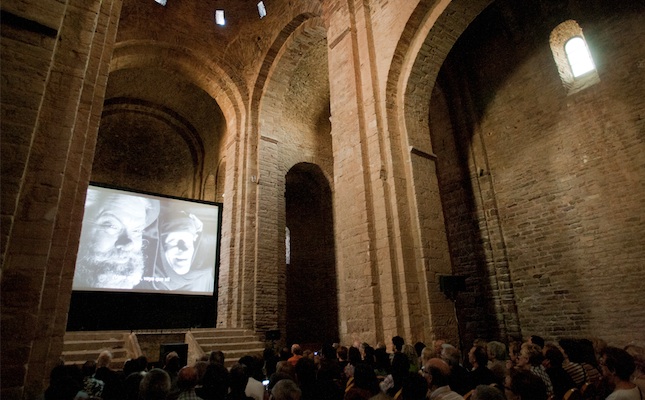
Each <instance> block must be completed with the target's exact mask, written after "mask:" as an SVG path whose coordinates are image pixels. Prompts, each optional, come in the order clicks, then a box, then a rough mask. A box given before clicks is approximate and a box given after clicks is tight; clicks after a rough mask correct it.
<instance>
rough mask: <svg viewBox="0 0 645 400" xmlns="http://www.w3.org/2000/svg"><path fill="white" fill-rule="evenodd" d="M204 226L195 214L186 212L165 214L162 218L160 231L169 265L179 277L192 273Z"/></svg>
mask: <svg viewBox="0 0 645 400" xmlns="http://www.w3.org/2000/svg"><path fill="white" fill-rule="evenodd" d="M203 227H204V224H203V223H202V221H200V220H199V218H197V217H196V216H195V215H194V214H188V213H186V212H184V211H178V212H172V213H164V214H162V217H161V218H160V222H159V231H160V232H161V244H162V247H163V254H164V257H165V259H166V262H167V264H168V265H169V266H170V267H171V268H172V270H173V271H174V272H175V273H176V274H177V275H185V274H187V273H188V272H189V271H190V268H191V266H192V264H193V257H194V255H195V243H196V242H197V239H198V238H199V235H200V234H201V233H202V229H203Z"/></svg>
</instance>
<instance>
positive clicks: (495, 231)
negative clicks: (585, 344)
mask: <svg viewBox="0 0 645 400" xmlns="http://www.w3.org/2000/svg"><path fill="white" fill-rule="evenodd" d="M499 3H500V4H499V5H496V8H493V9H491V10H488V11H486V12H485V13H484V14H482V15H481V16H480V19H479V20H478V22H476V23H475V24H473V25H472V26H471V28H469V30H468V31H467V32H466V33H465V34H464V35H463V37H462V39H461V41H460V43H459V44H458V45H457V46H456V47H455V49H453V53H452V54H451V55H450V57H449V58H448V60H447V63H446V64H445V65H444V68H443V70H442V72H441V74H440V82H441V84H442V87H443V89H444V90H445V98H447V99H448V100H447V102H448V103H449V104H448V105H447V106H446V105H442V102H443V100H442V95H441V93H439V92H436V93H435V95H434V96H433V101H432V104H433V106H432V109H433V115H436V116H437V118H436V119H435V121H433V125H432V129H431V130H432V132H433V138H432V139H433V145H434V146H435V151H436V152H437V154H439V160H440V167H439V171H440V181H441V185H442V198H443V201H444V207H445V208H446V209H447V211H446V214H447V221H448V230H449V237H450V242H451V247H452V256H453V263H454V268H455V272H457V273H462V274H465V275H467V276H468V277H469V278H468V283H469V292H468V294H466V295H464V296H461V297H460V301H459V303H458V308H459V315H460V318H461V321H460V322H461V327H462V331H464V332H462V333H464V334H465V335H466V336H467V337H468V339H469V340H470V339H472V338H474V337H476V336H484V337H489V338H494V337H498V336H502V337H503V336H504V331H500V330H498V329H497V327H496V324H494V322H495V318H497V319H498V320H499V321H503V317H504V315H506V314H508V315H512V312H513V309H512V308H509V309H508V311H503V308H501V307H500V305H499V304H498V303H501V304H502V305H503V304H508V303H509V302H511V301H512V300H513V297H512V295H513V293H514V298H515V303H516V307H517V313H518V315H519V322H520V325H521V332H518V333H521V334H522V335H524V336H526V335H531V334H540V335H542V336H544V337H546V338H548V339H554V338H558V337H563V336H587V337H588V336H599V337H603V338H605V339H607V340H609V341H610V342H613V343H615V344H618V345H624V344H626V343H627V342H629V341H630V340H633V339H637V338H639V339H642V328H643V326H645V314H644V313H643V306H644V303H643V296H642V293H643V291H642V284H641V282H643V279H644V278H645V268H644V267H643V261H642V260H643V256H644V255H645V254H644V252H645V246H643V243H644V241H643V240H644V238H645V225H644V224H643V221H642V218H641V217H640V215H641V214H642V209H643V205H644V203H643V194H645V186H644V185H643V183H642V179H638V178H637V177H639V176H642V175H643V172H645V171H644V170H643V165H644V164H643V161H644V160H645V158H644V157H645V156H644V154H645V153H644V152H643V132H645V131H644V129H645V124H644V123H643V120H642V118H640V115H642V114H643V111H644V110H645V107H644V106H645V102H644V101H643V99H642V96H641V92H642V90H643V87H644V84H645V79H644V78H643V77H644V76H645V74H643V66H642V63H643V61H642V60H643V59H644V57H645V52H643V50H642V49H641V48H640V47H634V46H632V45H631V44H630V43H634V41H635V42H638V41H642V40H643V38H644V35H645V30H644V29H643V26H645V24H644V22H645V13H644V12H643V9H642V7H635V8H633V7H632V6H631V5H630V3H629V2H624V3H623V2H621V3H618V4H612V6H611V7H610V8H606V6H603V5H601V4H600V2H592V3H589V4H587V3H585V4H580V5H578V6H577V7H574V9H575V12H573V13H569V12H564V10H561V9H560V10H557V9H556V10H553V9H550V10H548V11H549V14H548V17H547V16H546V15H545V16H544V18H536V15H540V14H539V13H541V12H542V13H546V12H547V11H546V9H540V8H539V7H538V6H539V5H541V3H536V4H534V5H532V6H527V7H526V8H522V7H517V6H516V5H511V4H510V3H509V2H499ZM536 7H537V8H536ZM536 12H537V13H538V14H535V13H536ZM560 12H561V13H560ZM558 15H559V18H561V19H562V20H561V21H558ZM567 18H573V19H575V20H576V21H578V23H579V24H580V26H581V27H582V29H583V31H584V34H585V36H586V38H587V41H588V42H589V45H590V47H591V51H592V54H593V56H594V57H595V61H596V66H597V68H598V73H599V75H600V83H599V84H597V85H595V86H593V87H590V88H587V89H585V90H583V91H581V92H579V93H576V94H573V95H570V96H567V90H566V89H565V88H564V87H563V86H562V82H561V81H560V79H559V76H558V72H557V67H556V65H555V62H554V60H553V56H552V54H551V51H550V48H549V43H548V37H549V36H548V35H549V30H550V29H552V28H553V27H555V26H556V24H557V23H558V22H562V21H563V20H566V19H567ZM528 19H532V20H533V21H545V22H544V23H543V24H539V23H534V24H522V22H523V21H526V20H528ZM454 160H459V163H455V162H454ZM506 264H507V267H504V266H505V265H506ZM500 268H501V269H500ZM500 271H506V272H502V273H501V275H500ZM495 275H497V277H496V278H495V279H491V277H492V276H495ZM500 278H503V279H501V280H500ZM500 282H501V283H503V284H502V285H500ZM495 310H496V311H495ZM500 326H503V324H501V325H500ZM513 331H514V329H508V330H507V331H506V333H508V334H509V335H512V334H513Z"/></svg>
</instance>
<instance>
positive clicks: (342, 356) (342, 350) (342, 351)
mask: <svg viewBox="0 0 645 400" xmlns="http://www.w3.org/2000/svg"><path fill="white" fill-rule="evenodd" d="M348 352H349V350H348V349H347V347H345V346H338V348H337V349H336V357H338V359H339V360H340V361H347V357H348Z"/></svg>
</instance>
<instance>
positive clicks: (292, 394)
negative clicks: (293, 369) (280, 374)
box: [271, 379, 302, 400]
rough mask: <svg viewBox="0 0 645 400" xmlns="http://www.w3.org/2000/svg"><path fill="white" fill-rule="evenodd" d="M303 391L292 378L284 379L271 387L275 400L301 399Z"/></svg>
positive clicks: (272, 396)
mask: <svg viewBox="0 0 645 400" xmlns="http://www.w3.org/2000/svg"><path fill="white" fill-rule="evenodd" d="M301 396H302V391H301V390H300V388H299V387H298V385H296V383H295V382H294V381H292V380H291V379H282V380H280V381H278V383H276V384H275V386H273V389H271V398H272V399H273V400H300V397H301Z"/></svg>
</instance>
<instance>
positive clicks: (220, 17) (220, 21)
mask: <svg viewBox="0 0 645 400" xmlns="http://www.w3.org/2000/svg"><path fill="white" fill-rule="evenodd" d="M215 23H216V24H217V25H219V26H224V25H226V19H224V10H215Z"/></svg>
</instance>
